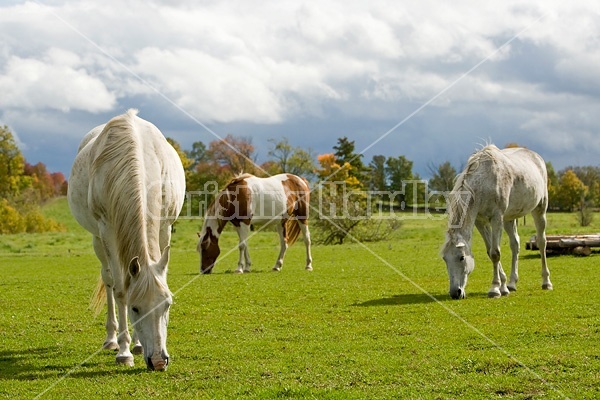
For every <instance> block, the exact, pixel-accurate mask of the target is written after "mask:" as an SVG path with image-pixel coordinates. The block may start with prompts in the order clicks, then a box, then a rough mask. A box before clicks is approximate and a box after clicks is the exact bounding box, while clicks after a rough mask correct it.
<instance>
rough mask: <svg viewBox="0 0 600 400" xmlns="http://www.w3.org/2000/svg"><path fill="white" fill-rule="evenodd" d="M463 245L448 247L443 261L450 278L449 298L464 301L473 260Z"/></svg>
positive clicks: (473, 263)
mask: <svg viewBox="0 0 600 400" xmlns="http://www.w3.org/2000/svg"><path fill="white" fill-rule="evenodd" d="M467 249H468V247H467V246H466V245H465V244H464V243H462V242H461V243H458V244H457V245H456V246H451V247H448V249H447V250H446V251H445V252H444V261H445V262H446V268H447V270H448V277H449V278H450V297H452V298H453V299H464V298H465V297H466V292H465V289H466V286H467V280H468V278H469V274H470V273H471V272H472V271H473V269H474V268H475V259H474V258H473V255H472V254H470V251H467Z"/></svg>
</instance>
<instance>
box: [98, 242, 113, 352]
mask: <svg viewBox="0 0 600 400" xmlns="http://www.w3.org/2000/svg"><path fill="white" fill-rule="evenodd" d="M92 244H93V246H94V252H95V253H96V256H97V257H98V259H99V260H100V263H101V264H102V267H101V268H102V269H101V270H100V274H101V276H102V282H99V285H104V292H105V294H106V305H107V309H108V311H107V313H106V324H105V327H106V339H105V340H104V343H103V344H102V348H103V349H105V350H118V349H119V344H118V343H117V316H116V314H115V297H114V294H113V277H112V273H111V271H110V266H109V265H108V258H107V257H106V252H105V251H104V245H103V244H102V241H101V239H100V238H99V237H96V236H94V238H93V239H92ZM96 290H97V292H96V293H97V294H98V295H100V296H102V293H101V291H102V287H101V286H99V287H98V288H97V289H96Z"/></svg>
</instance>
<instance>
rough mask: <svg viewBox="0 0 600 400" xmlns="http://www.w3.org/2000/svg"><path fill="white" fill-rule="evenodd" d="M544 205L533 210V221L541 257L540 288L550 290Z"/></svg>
mask: <svg viewBox="0 0 600 400" xmlns="http://www.w3.org/2000/svg"><path fill="white" fill-rule="evenodd" d="M545 210H546V207H545V206H544V207H542V206H540V207H539V208H537V209H535V210H533V212H532V213H531V215H532V216H533V222H534V223H535V230H536V244H537V246H538V249H540V257H541V259H542V289H544V290H552V282H550V270H549V269H548V263H547V261H546V211H545Z"/></svg>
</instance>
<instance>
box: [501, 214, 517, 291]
mask: <svg viewBox="0 0 600 400" xmlns="http://www.w3.org/2000/svg"><path fill="white" fill-rule="evenodd" d="M504 230H505V231H506V234H507V235H508V239H509V243H510V252H511V253H512V260H511V268H510V282H509V283H508V285H507V288H508V290H510V291H511V292H514V291H516V290H517V282H518V281H519V233H518V232H517V220H516V219H513V220H512V221H506V222H504Z"/></svg>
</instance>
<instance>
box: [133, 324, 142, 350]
mask: <svg viewBox="0 0 600 400" xmlns="http://www.w3.org/2000/svg"><path fill="white" fill-rule="evenodd" d="M131 354H144V348H143V347H142V344H141V343H140V339H139V337H138V333H137V331H136V329H135V328H133V348H132V349H131Z"/></svg>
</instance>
